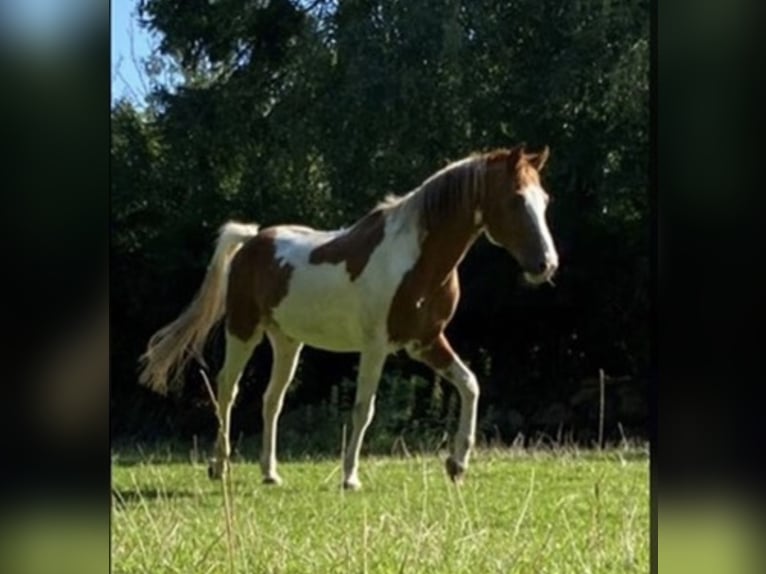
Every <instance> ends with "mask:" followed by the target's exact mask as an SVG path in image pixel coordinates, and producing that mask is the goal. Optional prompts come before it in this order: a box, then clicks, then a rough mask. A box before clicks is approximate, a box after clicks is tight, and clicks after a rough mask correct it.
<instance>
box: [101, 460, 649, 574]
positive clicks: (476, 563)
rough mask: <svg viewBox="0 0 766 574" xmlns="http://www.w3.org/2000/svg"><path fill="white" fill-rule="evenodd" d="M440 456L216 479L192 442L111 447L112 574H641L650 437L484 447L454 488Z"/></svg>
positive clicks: (245, 464)
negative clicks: (349, 480) (355, 474)
mask: <svg viewBox="0 0 766 574" xmlns="http://www.w3.org/2000/svg"><path fill="white" fill-rule="evenodd" d="M444 454H445V453H428V454H422V455H421V454H415V455H411V454H408V455H407V456H398V457H392V456H366V457H363V458H362V461H361V468H360V478H361V480H362V490H360V491H358V492H345V491H343V490H342V489H341V488H340V472H339V471H340V462H339V460H336V459H332V458H316V457H308V456H307V457H303V458H301V457H294V458H292V460H289V461H283V462H281V463H280V473H281V475H282V478H283V479H284V481H285V482H284V484H283V485H282V486H279V487H274V486H266V485H262V484H261V477H260V471H259V468H258V465H257V462H256V460H257V459H256V458H255V457H250V456H248V457H244V458H242V459H239V460H235V462H234V465H233V467H232V471H231V475H230V477H229V481H228V489H227V490H225V491H224V483H221V482H212V481H210V480H209V479H208V478H207V473H206V464H205V462H204V460H203V457H200V456H199V455H198V454H197V453H196V451H194V452H190V451H188V450H187V451H185V452H182V451H179V450H178V449H175V450H171V449H161V448H157V449H153V450H151V451H147V450H146V449H143V450H140V449H139V451H136V450H135V449H131V450H130V451H127V450H124V451H119V450H118V451H116V452H114V453H113V455H112V519H111V537H112V539H111V559H112V572H115V573H124V574H128V573H131V574H132V573H143V572H145V573H151V574H159V573H165V572H167V573H171V572H176V573H177V572H183V573H213V572H221V573H225V572H247V573H261V572H264V573H283V572H284V573H288V572H290V573H292V572H296V573H298V572H301V573H302V572H307V573H314V572H317V573H325V572H326V573H335V572H338V573H340V572H344V573H345V572H354V573H357V572H381V573H388V572H391V573H410V572H412V573H415V572H423V573H425V572H444V573H463V572H466V573H467V572H471V573H474V572H475V573H484V572H497V573H501V572H502V573H504V574H506V573H508V574H510V573H527V572H529V573H533V572H534V573H551V574H553V573H564V572H578V573H599V574H600V573H609V572H621V573H622V572H625V573H629V572H641V573H643V572H648V571H649V540H650V522H649V516H650V505H649V456H648V447H646V446H635V445H634V446H627V445H623V446H620V447H614V448H609V449H605V450H603V451H599V450H581V449H577V448H575V447H566V448H564V447H561V448H558V447H554V448H546V447H538V448H528V449H525V448H520V447H519V448H515V447H514V448H505V449H498V448H482V449H479V450H478V451H477V452H476V454H475V456H474V458H473V459H472V463H471V466H470V468H469V471H468V473H467V476H466V479H465V480H464V481H463V482H462V484H459V485H455V484H453V483H452V482H450V480H449V479H448V478H447V476H446V474H445V472H444V464H443V461H444Z"/></svg>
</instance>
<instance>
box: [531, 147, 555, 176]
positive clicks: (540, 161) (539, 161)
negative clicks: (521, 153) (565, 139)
mask: <svg viewBox="0 0 766 574" xmlns="http://www.w3.org/2000/svg"><path fill="white" fill-rule="evenodd" d="M550 155H551V150H550V148H549V147H548V146H545V147H544V148H543V151H541V152H540V153H536V154H532V155H530V156H528V158H527V159H528V161H529V163H531V164H532V167H534V168H535V169H536V170H537V171H542V169H543V167H545V164H546V162H547V161H548V157H550Z"/></svg>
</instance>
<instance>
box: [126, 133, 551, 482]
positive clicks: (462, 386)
mask: <svg viewBox="0 0 766 574" xmlns="http://www.w3.org/2000/svg"><path fill="white" fill-rule="evenodd" d="M548 155H549V149H548V147H547V146H545V147H544V148H543V150H542V151H541V152H539V153H527V152H526V150H525V146H524V145H523V144H522V145H519V146H516V147H513V148H512V149H497V150H494V151H491V152H488V153H475V154H472V155H470V156H468V157H466V158H464V159H462V160H459V161H456V162H454V163H451V164H449V165H447V166H446V167H444V168H443V169H441V170H440V171H438V172H437V173H434V174H433V175H431V176H430V177H429V178H428V179H426V180H425V181H424V182H423V183H422V184H421V185H420V186H418V187H417V188H415V189H413V190H412V191H410V192H409V193H407V194H406V195H403V196H401V197H397V196H388V197H386V198H385V200H383V201H382V202H381V203H379V204H378V205H377V206H375V208H373V209H372V210H371V211H369V212H368V213H367V214H366V215H364V216H363V217H361V218H360V219H359V220H357V221H356V222H355V223H354V224H353V225H352V226H350V227H348V228H343V229H338V230H334V231H320V230H315V229H312V228H309V227H304V226H300V225H275V226H273V227H267V228H264V229H261V228H259V227H258V226H257V225H255V224H242V223H237V222H228V223H226V224H224V225H223V226H222V227H221V229H220V234H219V237H218V241H217V245H216V249H215V252H214V254H213V257H212V260H211V262H210V265H209V267H208V270H207V273H206V275H205V278H204V280H203V282H202V285H201V287H200V288H199V291H198V293H197V295H196V296H195V298H194V299H193V301H192V302H191V303H190V304H189V306H188V307H187V308H186V310H185V311H184V312H183V313H182V314H181V315H180V316H179V317H178V318H177V319H176V320H175V321H173V322H172V323H170V324H168V325H167V326H165V327H163V328H162V329H160V330H159V331H157V332H156V333H155V334H154V335H153V336H152V337H151V339H150V340H149V343H148V347H147V350H146V352H145V353H144V354H143V355H142V356H141V362H142V363H143V368H142V371H141V374H140V383H141V384H143V385H145V386H147V387H149V388H151V389H153V390H155V391H157V392H159V393H161V394H164V393H166V392H167V389H168V387H169V386H171V387H177V386H178V385H179V383H180V382H181V377H182V373H183V367H184V366H185V365H186V364H187V363H188V362H189V361H190V360H191V359H192V358H196V359H198V360H200V361H202V350H203V346H204V343H205V340H206V338H207V336H208V334H209V332H210V330H211V329H212V327H213V326H214V325H215V324H216V323H217V322H218V321H220V320H221V319H222V318H224V317H225V337H226V353H225V359H224V364H223V367H222V369H221V370H220V372H219V373H218V375H217V409H218V418H219V429H218V438H217V441H216V447H215V458H213V459H212V461H211V462H210V467H209V468H208V472H209V474H210V476H211V478H220V477H221V476H222V475H223V474H224V473H226V472H227V469H228V465H229V456H230V451H231V449H230V444H229V423H230V414H231V408H232V404H233V403H234V400H235V398H236V395H237V388H238V382H239V379H240V376H241V374H242V371H243V369H244V367H245V364H246V363H247V361H248V359H249V358H250V356H251V355H252V353H253V350H254V349H255V348H256V347H257V346H258V345H259V344H260V343H261V342H262V341H263V338H264V335H266V337H268V339H269V341H270V343H271V349H272V353H273V362H272V368H271V377H270V381H269V384H268V387H267V389H266V391H265V394H264V396H263V445H262V452H261V460H260V462H261V470H262V473H263V481H264V483H267V484H279V483H280V482H281V479H280V477H279V474H278V473H277V458H276V444H277V419H278V417H279V413H280V411H281V409H282V403H283V399H284V396H285V391H286V389H287V387H288V385H289V384H290V381H291V380H292V378H293V376H294V374H295V369H296V366H297V363H298V358H299V355H300V352H301V349H302V348H303V346H304V345H309V346H311V347H314V348H318V349H323V350H327V351H332V352H357V353H359V354H360V359H359V373H358V380H357V387H356V397H355V401H354V407H353V411H352V433H351V437H350V439H349V442H348V445H347V449H346V452H345V453H344V460H343V486H344V487H345V488H347V489H358V488H359V487H360V486H361V484H360V481H359V475H358V468H359V453H360V450H361V446H362V442H363V440H364V434H365V431H366V429H367V427H368V426H369V424H370V422H371V420H372V417H373V413H374V410H375V406H374V405H375V393H376V390H377V387H378V382H379V379H380V376H381V372H382V370H383V366H384V363H385V360H386V357H387V356H388V355H390V354H392V353H396V352H398V351H400V350H402V349H404V350H405V351H406V352H407V353H408V354H409V356H410V357H412V358H413V359H415V360H417V361H421V362H423V363H425V364H426V365H428V366H429V367H431V368H432V369H433V370H434V371H436V372H437V373H439V374H440V375H441V376H443V377H444V378H445V379H447V380H448V381H450V382H451V383H452V384H453V385H455V387H457V390H458V392H459V395H460V400H461V406H460V420H459V426H458V430H457V434H456V437H455V441H454V445H453V448H452V450H451V454H450V455H449V457H448V458H447V460H446V470H447V473H448V475H449V476H450V478H451V479H452V480H453V481H458V480H459V479H460V477H461V475H463V473H464V472H465V470H466V469H467V467H468V460H469V457H470V451H471V449H472V448H473V445H474V441H475V432H476V410H477V403H478V398H479V385H478V382H477V380H476V377H475V376H474V374H473V373H472V372H471V371H470V370H469V369H468V367H467V366H466V365H465V364H464V363H463V361H461V359H460V357H459V356H458V355H457V354H456V353H455V351H454V350H453V349H452V347H451V346H450V343H449V341H448V340H447V337H446V336H445V334H444V331H445V329H446V327H447V324H448V323H449V322H450V320H451V318H452V316H453V314H454V313H455V309H456V307H457V304H458V299H459V296H460V285H459V281H458V271H457V268H458V265H459V264H460V262H461V261H462V260H463V258H464V257H465V254H466V253H467V251H468V250H469V248H470V247H471V246H472V244H473V243H474V241H475V240H476V239H477V238H478V237H479V235H480V234H482V233H484V235H485V236H486V237H487V239H489V241H490V242H491V243H493V244H495V245H499V246H501V247H503V248H505V249H506V250H507V251H509V252H510V253H511V255H512V256H513V257H514V258H515V259H516V260H517V262H518V263H519V264H520V266H521V267H522V270H523V272H524V277H525V279H526V280H527V281H528V282H529V283H530V284H532V285H539V284H541V283H544V282H551V279H552V277H553V274H554V273H555V271H556V269H557V267H558V255H557V252H556V248H555V246H554V242H553V239H552V237H551V234H550V232H549V230H548V225H547V222H546V215H545V214H546V207H547V204H548V195H547V193H546V192H545V191H544V190H543V187H542V185H541V182H540V171H541V169H542V168H543V166H544V165H545V163H546V160H547V159H548ZM202 362H203V364H204V361H202Z"/></svg>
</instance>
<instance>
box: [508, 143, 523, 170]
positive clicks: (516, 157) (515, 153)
mask: <svg viewBox="0 0 766 574" xmlns="http://www.w3.org/2000/svg"><path fill="white" fill-rule="evenodd" d="M526 147H527V144H526V143H525V142H522V143H520V144H519V145H516V146H513V147H512V148H511V149H510V150H509V152H508V165H509V166H510V167H512V168H515V167H516V166H517V165H518V164H519V162H520V161H521V159H522V158H523V157H524V156H525V155H526V152H525V151H524V150H525V149H526Z"/></svg>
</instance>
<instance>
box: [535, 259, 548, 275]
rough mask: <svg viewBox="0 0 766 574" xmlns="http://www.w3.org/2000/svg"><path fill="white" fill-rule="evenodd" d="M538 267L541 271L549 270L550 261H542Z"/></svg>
mask: <svg viewBox="0 0 766 574" xmlns="http://www.w3.org/2000/svg"><path fill="white" fill-rule="evenodd" d="M537 268H538V270H539V271H540V273H544V272H545V271H547V270H548V262H547V261H543V262H542V263H540V264H539V265H538V266H537Z"/></svg>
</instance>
